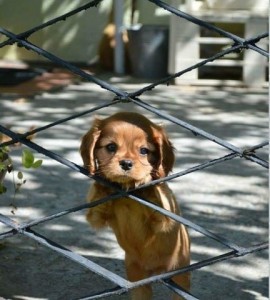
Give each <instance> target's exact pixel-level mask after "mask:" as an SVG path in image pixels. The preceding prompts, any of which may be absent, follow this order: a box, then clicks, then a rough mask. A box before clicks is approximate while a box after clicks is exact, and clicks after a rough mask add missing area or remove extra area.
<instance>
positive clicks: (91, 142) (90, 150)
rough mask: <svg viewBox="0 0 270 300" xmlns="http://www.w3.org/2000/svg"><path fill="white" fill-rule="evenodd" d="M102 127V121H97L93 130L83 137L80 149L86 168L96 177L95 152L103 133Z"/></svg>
mask: <svg viewBox="0 0 270 300" xmlns="http://www.w3.org/2000/svg"><path fill="white" fill-rule="evenodd" d="M100 125H101V120H100V119H95V121H94V124H93V126H92V128H90V130H89V131H88V132H87V133H86V134H85V135H84V136H83V137H82V143H81V147H80V152H81V156H82V159H83V164H84V167H85V168H86V169H87V170H89V172H90V174H91V175H94V174H95V172H96V164H95V157H94V150H95V145H96V142H97V140H98V138H99V136H100V132H101V130H100Z"/></svg>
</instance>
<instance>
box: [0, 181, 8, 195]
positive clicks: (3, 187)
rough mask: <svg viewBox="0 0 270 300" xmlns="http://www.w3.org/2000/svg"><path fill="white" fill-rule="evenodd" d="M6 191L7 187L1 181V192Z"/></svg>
mask: <svg viewBox="0 0 270 300" xmlns="http://www.w3.org/2000/svg"><path fill="white" fill-rule="evenodd" d="M6 191H7V188H6V187H5V186H4V185H3V184H2V183H0V194H4V193H5V192H6Z"/></svg>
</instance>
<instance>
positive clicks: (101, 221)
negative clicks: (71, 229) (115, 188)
mask: <svg viewBox="0 0 270 300" xmlns="http://www.w3.org/2000/svg"><path fill="white" fill-rule="evenodd" d="M109 194H110V193H106V191H104V188H103V189H102V187H100V186H99V185H98V184H96V183H94V184H93V185H92V186H91V188H90V190H89V192H88V195H87V201H88V202H91V203H92V202H95V201H98V200H99V199H102V198H103V197H105V196H107V195H109ZM110 206H111V202H110V201H109V202H106V203H104V204H99V205H97V206H94V207H91V208H89V209H88V212H87V214H86V219H87V221H88V222H89V223H90V224H91V226H92V227H93V228H95V229H99V228H102V227H105V226H108V221H109V219H110V214H111V208H110Z"/></svg>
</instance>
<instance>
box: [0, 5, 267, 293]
mask: <svg viewBox="0 0 270 300" xmlns="http://www.w3.org/2000/svg"><path fill="white" fill-rule="evenodd" d="M100 2H101V1H91V2H89V3H87V4H86V5H84V6H81V7H79V8H78V9H75V10H73V11H71V12H70V13H67V14H64V15H62V16H60V17H58V18H55V19H53V20H50V21H48V22H46V23H44V24H42V25H40V26H37V27H34V28H32V29H30V30H28V31H26V32H23V33H20V34H14V33H12V32H10V31H8V30H7V29H5V28H0V33H1V34H2V35H4V36H6V37H7V40H6V41H5V42H2V43H1V44H0V47H5V46H7V45H10V44H13V43H16V44H17V45H18V46H20V47H24V48H25V49H27V50H29V51H30V50H31V51H34V52H36V53H37V54H39V55H42V56H43V57H45V58H47V59H48V60H50V61H51V62H53V63H55V64H58V65H59V66H61V67H64V68H66V69H68V70H70V71H71V72H73V73H74V74H77V75H79V76H80V77H82V78H83V79H85V80H87V81H90V82H93V83H95V84H96V85H97V86H99V87H100V88H102V89H105V90H107V91H108V92H109V93H110V94H111V95H112V96H111V99H110V100H109V101H104V103H102V104H100V105H97V106H95V107H92V104H91V103H90V104H89V108H87V109H85V110H84V111H82V112H80V113H76V114H73V115H72V116H70V117H65V118H62V119H61V118H60V119H59V120H57V121H56V122H52V123H49V124H47V125H45V126H43V127H39V128H36V129H34V130H32V131H31V132H26V133H24V134H18V133H15V132H14V131H12V130H10V129H8V128H6V127H5V126H3V125H0V132H1V133H3V134H5V135H7V136H9V137H11V139H12V140H11V141H10V142H6V143H3V144H1V145H0V146H1V147H3V146H6V145H11V144H14V143H16V142H18V141H20V142H21V143H22V144H24V145H26V146H27V147H29V148H31V149H34V150H35V151H37V152H39V153H41V154H44V155H45V156H47V157H49V158H51V159H52V160H55V161H57V162H59V163H60V164H62V165H64V166H65V167H66V168H69V169H71V170H72V172H79V173H82V174H83V175H85V176H88V177H89V178H90V179H91V180H96V181H100V182H103V179H102V178H100V177H98V176H90V175H89V174H88V172H87V170H85V169H84V168H82V167H81V166H79V165H77V164H75V163H74V162H72V161H70V160H68V159H67V158H65V157H63V156H61V155H59V154H57V153H55V152H53V151H51V150H49V149H47V148H44V147H42V146H41V145H39V144H38V143H35V142H34V141H30V140H28V139H27V136H29V135H32V134H34V133H38V132H42V131H46V130H49V129H50V128H53V127H54V126H57V125H61V124H65V123H66V122H68V121H72V120H75V119H78V118H82V117H83V116H87V115H91V114H94V113H96V112H98V111H100V110H102V109H107V108H108V107H111V106H113V107H117V106H118V105H120V104H122V103H132V104H133V105H135V106H137V107H140V108H141V109H143V110H145V111H146V112H150V113H152V114H153V115H157V116H159V117H160V118H162V119H163V120H166V122H168V123H171V124H174V125H176V126H178V128H179V132H180V131H181V130H187V131H189V132H191V133H192V134H194V135H195V136H199V137H201V138H203V139H205V140H207V141H209V142H211V143H213V144H216V145H219V146H220V147H222V148H223V149H224V151H225V152H224V155H222V156H220V157H215V158H212V159H210V160H208V161H206V162H203V163H199V164H198V165H194V166H192V167H189V168H187V169H185V170H182V171H179V172H176V173H173V174H171V175H169V176H167V177H166V178H162V179H159V180H155V181H153V182H151V183H149V184H145V185H143V186H140V187H138V188H136V189H134V190H131V191H122V190H118V189H117V188H116V187H114V189H115V193H114V194H113V195H110V196H108V197H106V198H104V199H100V200H99V201H97V202H95V203H90V204H89V203H87V204H83V205H79V206H74V207H71V208H67V209H65V210H63V211H60V212H58V213H56V214H52V215H48V216H46V217H41V218H39V217H36V218H35V220H34V221H30V222H26V223H22V224H18V223H16V222H15V221H14V220H12V218H10V217H7V216H5V215H3V214H1V215H0V222H2V223H3V224H5V225H6V226H7V228H9V230H7V231H5V232H3V233H1V235H0V239H2V240H4V239H8V238H11V237H16V236H17V235H22V236H26V237H28V238H30V239H32V240H34V241H37V242H38V243H40V244H41V245H43V246H44V247H47V248H49V249H51V250H53V251H55V252H57V253H59V254H61V255H63V256H65V257H67V258H68V259H70V260H72V261H74V262H76V263H77V264H79V265H81V266H84V267H86V268H87V269H88V270H91V271H92V272H94V273H96V274H97V275H99V276H102V277H103V278H106V279H107V280H108V281H110V282H111V283H112V284H113V286H114V287H112V288H106V289H104V291H100V292H98V293H94V294H91V291H90V292H89V295H88V296H86V297H82V298H81V299H98V298H105V297H109V296H111V295H119V294H122V293H126V292H128V291H130V290H131V289H133V288H135V287H137V286H140V285H144V284H148V283H153V282H158V283H162V284H163V285H164V286H166V287H168V288H169V289H171V290H173V291H174V292H175V293H177V294H179V295H181V296H182V297H183V298H184V299H198V298H199V297H200V295H198V296H197V297H198V298H197V297H195V296H193V295H191V294H189V293H186V292H185V291H183V290H182V289H181V288H180V287H179V286H177V285H176V284H175V283H174V282H173V281H172V280H171V278H172V277H173V275H175V274H180V273H184V272H189V271H191V272H193V271H195V270H198V269H201V268H203V267H205V266H209V265H212V264H216V263H218V262H221V261H226V260H229V259H231V258H237V257H240V256H245V255H248V254H251V253H254V252H257V251H261V250H263V249H266V248H267V247H268V244H267V243H258V244H257V245H255V246H254V245H253V244H252V245H246V246H242V245H241V246H240V245H238V244H236V243H235V242H233V241H231V240H230V239H227V238H225V237H224V236H223V235H222V234H216V233H214V232H213V231H209V230H208V229H205V228H203V227H202V226H199V225H198V224H196V223H195V222H192V221H191V220H189V219H186V218H184V217H182V216H178V215H175V214H173V213H171V212H169V211H167V210H165V209H163V208H160V207H157V206H156V205H154V204H152V203H151V202H148V201H147V199H140V198H138V197H137V196H136V195H135V194H134V192H135V191H136V190H138V189H141V188H145V187H146V186H148V185H153V184H157V183H159V182H164V181H171V180H173V179H177V178H180V177H183V176H185V175H187V174H190V173H193V172H197V171H199V170H203V169H206V168H210V167H212V166H218V167H220V168H221V167H222V165H223V164H224V163H225V162H227V161H231V160H237V159H239V158H240V159H242V160H247V161H249V164H250V167H251V168H252V167H253V165H259V166H260V167H261V168H265V169H267V168H268V163H267V161H266V160H265V159H263V158H261V157H260V156H258V155H257V154H256V151H257V150H258V149H261V148H263V147H266V146H267V145H268V142H267V141H262V142H261V143H259V144H257V145H252V146H249V147H247V148H245V149H242V148H239V147H237V146H235V145H233V144H231V143H229V142H228V141H226V140H223V139H221V138H219V137H218V136H215V135H213V134H211V133H209V132H207V131H205V130H203V129H201V128H199V127H196V126H194V125H192V124H190V123H187V122H185V121H184V120H182V119H179V118H176V117H173V116H172V115H170V114H168V113H167V112H166V111H161V110H160V109H158V108H157V107H155V106H154V105H151V104H150V103H148V102H147V101H143V100H142V97H141V96H142V95H144V94H145V93H146V92H148V91H151V90H152V89H154V88H156V87H158V86H159V85H160V84H164V83H167V84H168V85H169V83H170V82H171V81H172V80H173V79H174V78H176V77H180V76H181V75H183V74H184V73H187V72H189V71H191V70H193V69H195V68H199V67H200V66H203V65H206V64H207V63H209V62H211V61H213V60H216V59H218V58H220V57H223V56H226V55H227V54H229V53H233V52H236V51H247V50H248V51H256V52H258V53H259V54H260V55H264V56H266V57H268V53H267V51H266V50H264V49H262V48H260V47H258V46H257V43H258V42H259V41H260V40H261V39H265V38H267V37H268V33H261V34H260V35H258V36H254V37H252V38H249V39H248V40H245V39H243V38H240V37H238V36H235V35H233V34H231V33H230V32H227V31H224V30H222V29H220V28H218V27H216V26H214V25H211V24H210V23H207V22H205V21H202V20H200V19H197V18H195V17H193V16H191V15H189V14H187V13H184V12H182V11H179V10H177V9H176V8H174V7H172V6H170V5H169V4H167V3H165V2H162V1H154V0H153V1H149V2H153V3H154V4H155V5H158V6H159V7H161V8H163V9H165V10H167V11H169V12H170V13H172V14H174V15H176V16H177V17H179V18H184V19H186V21H187V22H193V23H194V24H196V25H198V26H201V27H204V28H207V29H209V30H212V31H215V32H217V33H218V34H220V35H221V36H224V37H227V38H229V39H231V41H232V46H231V47H228V48H227V49H225V50H223V51H221V52H219V53H216V54H215V55H214V56H212V57H210V58H208V59H205V60H203V61H201V62H200V63H197V64H195V65H192V66H190V67H189V68H187V69H185V70H180V71H179V72H178V73H176V74H173V75H171V76H168V77H166V78H163V79H162V80H158V81H156V82H154V83H152V84H149V85H146V86H144V87H143V88H140V89H139V90H135V91H132V92H126V91H123V90H122V89H119V88H118V87H117V86H116V85H112V84H109V83H108V82H106V81H104V80H101V79H99V78H98V77H96V76H93V75H90V74H88V73H86V72H84V71H83V70H82V69H80V68H78V67H76V66H75V65H72V64H70V63H69V62H67V61H65V60H63V59H61V58H59V57H57V56H55V55H53V54H52V53H49V52H47V51H45V50H44V49H42V48H40V47H39V46H37V45H34V44H32V43H31V42H29V41H28V38H29V37H30V36H31V35H32V34H33V33H36V32H38V31H39V30H41V29H43V28H46V27H47V26H51V25H53V24H55V23H56V22H58V21H60V20H65V19H66V18H68V17H70V16H73V15H74V14H76V13H78V12H81V11H83V10H87V9H94V7H95V6H97V5H98V4H99V3H100ZM167 88H168V89H169V88H170V87H169V86H168V87H167ZM103 183H104V182H103ZM106 184H108V183H106ZM119 195H125V196H127V197H129V198H130V199H132V200H133V201H137V202H139V203H142V204H143V205H146V206H148V207H150V208H152V209H154V210H156V211H159V212H160V213H161V214H164V215H166V216H168V217H170V218H172V219H174V220H176V221H177V222H180V223H182V224H184V225H186V226H188V227H189V228H190V229H192V230H194V231H196V232H198V233H200V234H202V235H203V236H205V237H207V238H209V239H212V240H214V241H216V242H218V243H220V244H221V245H222V247H224V248H225V249H227V251H225V252H222V254H220V255H217V256H213V257H211V258H208V259H205V260H201V261H199V262H197V263H193V264H191V265H190V266H188V267H185V268H182V269H179V270H174V271H171V272H167V273H165V274H160V275H155V276H151V277H149V278H147V279H144V280H140V281H137V282H129V281H128V280H126V279H125V278H124V277H123V276H120V275H118V274H116V273H114V272H112V271H110V270H108V269H106V268H105V267H102V266H101V265H99V264H97V263H95V262H93V261H91V260H90V259H87V258H85V257H83V256H82V255H79V254H77V253H76V252H75V251H70V250H69V249H66V248H65V247H63V246H61V244H59V243H56V242H54V241H52V240H50V239H49V238H47V237H46V235H44V234H42V233H40V232H39V230H38V229H37V230H34V229H33V228H34V227H36V226H38V225H39V224H43V223H47V222H50V221H52V220H55V219H58V218H62V217H64V216H66V215H68V214H71V213H74V212H78V211H81V210H83V209H86V208H89V207H92V206H94V205H99V204H101V203H104V202H107V201H111V200H112V199H114V198H116V197H118V196H119ZM153 251H154V249H153ZM48 280H49V279H48ZM208 288H211V287H208ZM44 296H46V295H44Z"/></svg>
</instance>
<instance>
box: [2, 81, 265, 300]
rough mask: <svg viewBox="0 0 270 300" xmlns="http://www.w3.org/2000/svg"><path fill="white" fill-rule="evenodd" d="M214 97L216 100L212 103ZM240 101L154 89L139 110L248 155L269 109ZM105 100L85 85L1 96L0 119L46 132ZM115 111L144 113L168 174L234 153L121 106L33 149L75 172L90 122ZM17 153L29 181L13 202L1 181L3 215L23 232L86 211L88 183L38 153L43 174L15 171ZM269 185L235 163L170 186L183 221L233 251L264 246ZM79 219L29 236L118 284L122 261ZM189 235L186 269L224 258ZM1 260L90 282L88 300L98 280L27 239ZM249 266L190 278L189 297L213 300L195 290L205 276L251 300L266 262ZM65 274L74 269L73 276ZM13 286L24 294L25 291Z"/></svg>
mask: <svg viewBox="0 0 270 300" xmlns="http://www.w3.org/2000/svg"><path fill="white" fill-rule="evenodd" d="M119 85H121V87H123V88H124V90H127V91H131V90H133V89H134V88H135V87H136V88H138V87H139V86H141V84H139V83H138V84H130V85H129V84H127V83H119ZM221 95H222V97H224V98H223V99H220V98H218V97H220V96H221ZM246 95H247V94H246V93H245V91H244V90H242V91H239V92H238V93H236V92H234V94H232V93H231V92H230V91H215V90H209V91H200V90H199V91H189V92H187V91H181V90H180V89H179V87H172V86H170V87H169V88H168V89H165V88H160V87H159V88H158V89H154V90H153V91H152V92H151V93H147V94H146V95H144V100H147V102H149V103H150V104H153V105H155V106H157V107H158V108H159V109H160V110H161V111H167V112H168V113H169V114H171V115H174V116H176V117H178V118H180V119H181V118H182V119H183V120H184V121H186V122H190V123H192V124H193V125H195V126H198V127H202V128H203V129H204V130H206V131H208V132H211V133H213V134H216V135H217V136H218V137H220V138H222V139H225V140H227V141H229V142H231V143H232V144H234V145H237V146H241V147H242V145H245V144H246V143H247V145H248V146H251V145H254V144H256V143H259V142H261V141H263V140H265V138H266V134H267V131H268V129H267V126H266V120H267V112H266V111H265V105H264V104H263V105H262V101H263V100H264V101H265V102H266V101H267V95H266V93H262V94H259V95H257V96H258V97H257V98H256V97H255V95H256V94H255V93H254V94H252V93H251V92H250V93H248V96H247V97H245V96H246ZM246 98H249V99H246ZM111 100H112V98H111V96H109V94H108V92H106V91H102V90H100V89H99V88H97V87H96V86H95V85H93V84H91V83H82V84H80V85H70V86H68V87H67V88H65V89H63V90H62V91H59V92H57V93H44V94H42V95H39V96H36V97H35V98H26V99H25V100H24V101H22V102H21V103H20V104H18V103H17V102H16V99H14V98H9V97H8V96H3V99H2V101H1V102H0V111H4V112H5V114H4V116H3V118H1V123H2V122H3V124H4V125H12V129H14V130H17V131H20V132H24V131H27V130H28V129H29V127H30V126H32V125H33V126H36V127H39V126H45V125H47V124H49V123H50V122H53V121H57V120H58V119H59V118H66V117H69V116H71V115H73V114H74V113H80V112H83V111H84V110H88V109H90V108H93V107H94V106H96V105H98V104H100V103H104V102H106V101H107V102H108V103H110V101H111ZM256 103H257V104H256ZM212 107H213V109H212ZM118 110H136V111H139V112H141V113H144V114H145V115H146V116H147V117H149V118H150V119H151V120H153V121H154V122H155V123H157V124H160V123H162V124H163V126H164V127H165V128H166V131H168V134H169V136H170V138H171V140H172V142H173V144H174V146H175V155H176V163H175V167H174V170H173V172H174V173H176V172H181V171H184V170H186V169H187V168H190V167H194V166H196V165H198V164H201V163H204V162H206V161H209V160H212V159H215V158H218V157H221V156H224V155H227V154H228V153H230V152H231V151H230V150H227V149H224V148H223V147H222V146H220V145H218V144H215V143H213V142H211V141H209V140H206V139H205V138H202V137H199V136H196V135H194V134H193V133H192V132H190V131H188V130H186V129H184V128H182V127H178V126H176V125H173V124H172V123H170V122H168V121H165V120H162V119H161V118H159V117H158V116H156V115H154V114H153V113H150V112H145V111H144V110H143V109H142V108H139V107H136V106H135V105H133V104H132V103H121V104H119V105H117V106H113V107H109V108H105V109H101V110H99V111H97V112H94V113H91V114H87V115H84V116H82V117H80V118H76V119H73V120H70V121H67V122H65V123H63V124H59V125H56V126H54V127H52V128H49V129H48V130H46V131H42V132H39V133H37V134H36V136H35V138H34V140H33V142H35V143H37V144H39V145H41V146H42V147H44V148H46V149H48V150H49V151H52V152H54V153H56V154H57V155H60V156H63V157H64V158H66V159H68V160H70V161H71V162H73V163H75V164H78V165H80V166H82V159H81V157H80V153H79V147H80V142H81V137H82V135H83V134H84V133H85V132H86V131H87V130H88V129H89V127H90V124H91V122H92V120H93V118H94V116H95V115H99V116H101V117H104V116H108V115H110V114H112V113H115V112H116V111H118ZM23 148H24V146H23V147H18V148H14V149H12V151H11V157H12V159H13V160H14V163H15V173H16V172H17V171H19V170H22V171H23V173H24V176H25V178H26V180H27V181H26V183H25V184H24V185H23V186H22V188H21V190H20V191H19V192H18V193H17V194H16V197H15V202H14V200H13V196H14V192H13V182H12V181H13V175H12V174H9V175H8V177H7V178H6V182H7V184H8V193H7V194H5V195H3V196H1V203H0V204H1V208H0V211H1V213H3V214H5V215H7V216H8V217H10V218H12V219H14V220H16V221H17V222H18V223H27V222H30V221H33V220H37V219H39V218H44V217H46V216H49V215H53V214H56V213H58V212H61V211H64V210H66V209H69V208H72V207H76V206H79V205H82V204H85V198H86V193H87V191H88V188H89V185H90V184H91V180H90V179H89V178H88V177H87V176H85V175H83V174H80V173H78V172H75V171H72V170H70V169H69V168H68V167H66V166H64V165H62V164H61V163H59V162H57V161H54V160H52V159H50V158H48V157H45V156H44V155H42V154H38V153H35V156H36V158H37V159H42V160H43V164H42V166H41V167H40V168H39V169H35V170H34V169H23V167H22V166H21V153H22V149H23ZM260 153H262V155H263V157H264V156H265V155H266V153H267V151H266V150H265V149H262V150H260V151H258V155H259V156H260ZM267 181H268V174H267V172H265V170H264V169H263V168H261V167H260V166H258V165H256V164H255V163H253V162H250V161H246V160H244V159H240V158H235V159H233V160H232V161H228V162H225V163H222V164H217V165H215V166H213V167H209V168H207V169H204V170H200V171H197V172H194V173H190V174H188V175H186V176H181V177H179V178H176V179H174V180H172V181H171V182H170V183H169V185H170V187H171V188H172V190H173V191H174V193H175V195H176V198H177V201H178V203H179V205H180V207H181V211H182V214H183V216H184V217H185V218H187V219H189V220H190V221H192V222H194V223H196V224H198V225H200V226H202V227H204V228H206V229H208V230H210V231H211V232H213V233H215V234H218V235H220V236H224V237H226V238H227V239H229V240H231V241H233V242H235V243H237V244H239V245H243V246H248V245H251V244H256V243H259V242H263V241H265V240H266V239H267V219H268V213H267V210H268V201H267V199H268V192H267V186H268V185H267ZM130 201H133V200H130ZM13 202H14V203H15V204H16V206H17V209H16V210H15V211H14V212H13V213H12V211H11V210H12V207H11V206H10V204H11V203H13ZM14 213H15V214H14ZM85 214H86V209H84V210H82V211H78V212H75V213H71V214H68V215H65V216H62V217H61V218H57V219H53V220H50V221H48V222H45V223H41V224H39V225H38V226H34V227H33V230H35V231H37V232H38V233H40V234H42V235H44V236H46V237H47V238H49V239H50V240H52V241H55V242H56V243H58V244H61V245H62V246H64V247H66V248H68V249H70V250H72V251H74V252H75V253H78V254H81V255H83V256H85V257H87V258H89V259H90V260H93V261H94V262H96V263H99V264H101V266H103V267H106V268H108V269H109V270H111V271H113V272H116V273H117V274H120V275H121V276H124V277H125V271H124V265H123V260H124V253H123V251H122V250H121V249H120V248H119V246H118V244H117V242H116V239H115V236H114V235H113V234H112V232H111V231H110V230H109V229H105V230H101V231H94V230H93V229H92V228H91V227H90V226H89V225H88V223H87V221H86V219H85ZM8 230H9V229H8V228H7V227H5V226H4V227H3V226H2V227H1V228H0V231H1V232H6V231H8ZM189 232H190V235H191V241H192V248H191V249H192V262H198V261H200V260H204V259H208V258H211V257H213V256H216V255H221V254H223V253H224V252H227V251H229V249H227V248H226V247H224V246H222V245H221V244H220V243H218V242H216V241H212V240H211V239H210V238H207V237H205V236H203V235H202V234H199V233H198V232H196V231H194V230H192V229H190V230H189ZM14 245H16V247H14ZM31 249H35V254H34V257H30V256H29V254H28V253H27V251H28V250H31ZM18 250H19V251H20V253H19V252H18ZM1 251H2V252H3V254H5V253H6V254H7V255H8V257H9V262H10V261H11V260H12V259H17V258H18V256H22V257H23V259H22V260H21V261H20V268H22V269H26V266H28V265H29V264H31V263H30V262H32V261H33V259H34V261H35V263H36V265H37V266H39V265H42V266H43V267H45V268H46V267H47V269H48V270H50V276H56V275H57V274H59V270H61V272H62V270H63V268H64V269H65V270H69V272H72V274H73V275H72V276H73V278H74V280H75V281H76V280H78V282H80V280H79V278H85V280H86V282H88V283H87V287H85V286H84V285H81V286H82V289H83V290H84V291H85V294H86V295H87V293H88V292H89V290H88V287H89V284H90V283H89V277H91V278H92V276H97V275H93V274H92V273H91V272H90V273H89V272H86V271H85V273H83V272H82V271H81V269H80V268H81V267H78V269H76V268H77V267H75V266H74V265H75V264H73V263H70V262H67V260H64V259H63V258H59V255H58V254H53V253H51V252H50V254H48V253H47V252H48V250H46V249H44V247H42V246H39V245H38V244H36V243H34V242H31V241H29V240H28V239H27V238H24V237H17V236H14V237H13V238H12V239H8V240H7V243H6V244H5V247H4V248H3V249H2V250H1ZM44 255H45V256H46V257H47V256H50V257H49V261H45V262H44V259H43V257H44ZM253 256H254V257H255V259H253V258H251V259H250V257H251V256H245V257H243V258H238V259H233V260H230V261H227V262H224V263H221V264H216V265H214V266H211V267H207V268H204V269H202V270H200V271H195V272H194V274H193V279H192V280H193V292H194V293H195V294H196V292H197V291H198V290H199V291H200V292H199V293H200V294H201V295H206V298H207V297H208V295H210V296H211V292H210V291H209V290H205V291H204V290H203V288H202V283H201V282H203V281H204V276H210V277H211V278H212V280H213V281H215V280H219V282H220V284H222V285H226V284H232V285H233V287H236V285H235V284H236V283H239V282H240V283H241V285H243V286H244V287H243V289H244V288H245V290H246V292H245V296H246V295H247V299H250V300H253V298H249V295H251V293H250V292H249V290H248V283H249V284H251V282H252V279H253V278H255V279H254V280H255V281H256V280H257V281H260V280H262V279H261V278H262V277H264V276H267V274H266V271H265V270H264V268H262V266H263V265H264V264H265V261H266V256H265V255H264V254H263V253H257V254H256V255H253ZM44 264H45V266H44ZM66 264H67V265H69V264H71V266H70V268H72V271H70V269H68V267H67V265H66ZM249 269H250V270H253V275H252V273H249V272H250V271H246V270H249ZM83 270H84V269H83ZM31 272H34V273H35V272H37V270H36V269H35V267H34V266H31ZM255 273H256V276H255V275H254V274H255ZM55 274H56V275H55ZM29 276H30V275H29ZM40 276H41V277H42V275H40ZM252 276H255V277H252ZM55 280H56V281H57V279H55ZM245 282H247V284H245ZM20 284H21V286H24V285H23V282H20ZM59 284H60V283H59ZM74 284H75V283H74ZM60 285H61V284H60ZM228 286H229V285H228ZM95 288H97V290H102V289H103V288H105V287H104V284H103V282H102V283H99V284H97V286H96V287H95ZM242 292H243V291H242ZM254 293H258V294H260V289H259V288H258V290H254ZM17 294H18V293H17ZM21 294H23V293H21ZM82 294H83V293H82ZM37 295H38V293H37ZM210 298H211V297H210ZM212 298H213V297H212ZM14 299H15V298H14ZM123 299H124V298H123ZM213 299H214V298H213Z"/></svg>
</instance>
